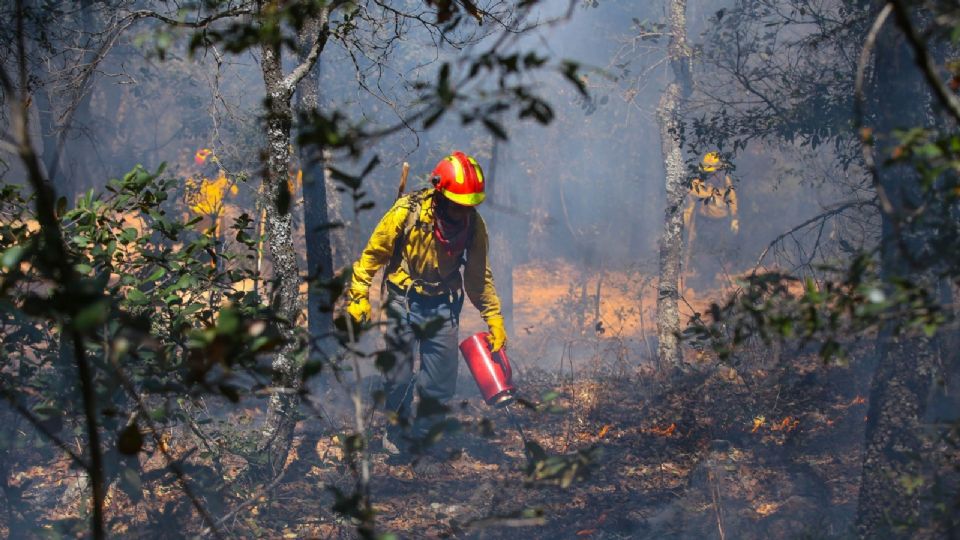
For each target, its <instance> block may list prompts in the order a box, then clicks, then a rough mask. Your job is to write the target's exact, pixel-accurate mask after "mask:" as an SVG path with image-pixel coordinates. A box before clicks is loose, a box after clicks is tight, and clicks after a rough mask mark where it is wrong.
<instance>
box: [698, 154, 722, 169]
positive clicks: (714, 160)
mask: <svg viewBox="0 0 960 540" xmlns="http://www.w3.org/2000/svg"><path fill="white" fill-rule="evenodd" d="M722 163H723V160H722V159H721V158H720V152H709V153H707V155H705V156H703V165H702V167H703V170H704V171H706V172H713V171H715V170H717V169H719V168H720V166H721V164H722Z"/></svg>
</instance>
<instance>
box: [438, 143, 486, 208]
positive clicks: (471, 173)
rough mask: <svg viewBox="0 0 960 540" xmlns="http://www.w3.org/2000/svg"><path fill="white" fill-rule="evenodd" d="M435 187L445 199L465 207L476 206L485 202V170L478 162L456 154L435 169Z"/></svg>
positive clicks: (461, 153)
mask: <svg viewBox="0 0 960 540" xmlns="http://www.w3.org/2000/svg"><path fill="white" fill-rule="evenodd" d="M432 176H433V185H434V187H436V188H437V189H438V190H439V191H440V193H443V195H444V197H446V198H447V199H450V200H451V201H453V202H455V203H457V204H459V205H463V206H476V205H478V204H480V203H482V202H483V199H484V198H485V197H486V194H485V193H484V192H483V188H484V184H483V170H482V169H480V165H479V164H478V163H477V160H475V159H473V158H472V157H470V156H468V155H466V154H464V153H463V152H454V153H452V154H450V155H449V156H447V157H445V158H443V159H441V160H440V163H437V166H436V167H434V169H433V174H432Z"/></svg>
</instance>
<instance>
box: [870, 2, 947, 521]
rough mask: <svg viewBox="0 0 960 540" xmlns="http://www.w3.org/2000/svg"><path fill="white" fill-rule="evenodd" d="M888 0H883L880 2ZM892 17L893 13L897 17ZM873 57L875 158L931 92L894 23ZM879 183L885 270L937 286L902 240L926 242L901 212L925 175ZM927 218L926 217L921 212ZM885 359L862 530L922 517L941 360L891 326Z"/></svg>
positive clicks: (901, 171) (892, 175)
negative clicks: (925, 424) (930, 411)
mask: <svg viewBox="0 0 960 540" xmlns="http://www.w3.org/2000/svg"><path fill="white" fill-rule="evenodd" d="M882 4H883V3H881V5H882ZM891 19H892V18H891ZM877 43H878V45H877V49H876V53H875V57H874V66H876V68H875V72H874V76H873V83H872V87H871V96H870V97H871V100H870V103H871V106H872V108H873V112H874V115H872V118H874V119H875V120H874V121H875V123H876V132H877V134H878V140H880V141H882V143H883V144H880V145H879V146H878V148H877V155H876V161H877V162H878V163H882V162H883V160H884V159H885V158H886V156H889V155H890V152H891V151H892V149H893V147H894V146H895V142H896V141H895V140H893V139H894V138H893V137H892V132H893V130H894V129H897V128H903V127H906V126H915V125H924V124H926V122H927V119H928V112H929V107H928V106H927V105H926V104H929V103H930V99H931V98H930V93H929V91H928V90H927V88H926V87H925V85H924V84H923V83H922V82H921V80H920V77H919V72H918V71H917V69H916V67H915V66H914V64H913V59H912V56H911V54H910V52H909V49H908V46H907V44H906V43H905V41H904V39H903V35H902V33H901V32H899V31H898V30H897V29H896V27H895V26H894V24H893V23H892V21H891V22H888V23H887V25H886V28H885V31H883V32H881V34H880V36H879V39H878V42H877ZM877 174H878V180H879V187H880V188H881V189H883V191H884V193H885V194H886V196H887V197H888V198H889V200H890V202H891V205H892V206H893V212H892V213H886V212H885V213H884V214H883V216H882V220H883V221H882V230H881V232H882V238H881V244H880V258H881V271H882V275H883V277H884V280H885V281H886V282H887V283H892V282H893V280H895V279H898V278H905V279H908V280H910V281H912V282H913V283H916V284H918V285H927V286H931V287H934V286H935V281H934V280H933V279H930V276H929V275H927V273H926V272H924V271H922V270H921V269H917V268H913V267H911V265H910V263H909V262H908V261H909V260H910V259H911V257H910V256H909V254H907V253H904V251H903V250H904V248H905V247H906V249H907V250H910V251H913V250H914V249H918V248H922V247H923V244H924V241H925V238H926V236H927V233H928V232H929V231H928V230H925V226H924V225H923V224H922V223H911V222H908V221H906V220H903V219H902V218H901V216H902V215H904V213H905V212H904V211H905V209H907V208H911V207H915V204H916V201H915V200H914V201H913V202H911V199H914V198H915V197H916V196H917V195H918V194H919V189H920V188H919V178H918V176H917V173H916V171H915V170H913V169H912V168H910V167H909V166H896V165H891V166H883V167H880V169H879V170H878V173H877ZM920 221H922V220H920ZM877 349H878V354H879V362H878V365H877V368H876V371H875V373H874V376H873V381H872V384H871V390H870V407H869V410H868V414H867V425H866V432H865V435H864V436H865V439H866V440H865V448H864V457H863V471H862V476H861V482H860V499H859V506H858V508H857V529H858V533H859V535H860V536H861V537H862V538H897V537H908V536H910V535H911V531H915V530H916V527H917V525H918V524H919V521H920V499H921V490H920V489H918V486H917V484H916V482H915V479H918V478H922V471H923V456H922V448H923V433H922V426H921V422H922V419H923V416H924V414H925V411H926V408H927V402H928V398H929V393H930V388H931V386H930V385H931V380H932V379H933V371H934V369H935V366H936V363H937V355H936V347H935V343H934V341H933V340H930V339H927V338H925V337H908V336H894V335H893V332H892V329H891V328H885V329H883V331H881V333H880V336H879V338H878V347H877Z"/></svg>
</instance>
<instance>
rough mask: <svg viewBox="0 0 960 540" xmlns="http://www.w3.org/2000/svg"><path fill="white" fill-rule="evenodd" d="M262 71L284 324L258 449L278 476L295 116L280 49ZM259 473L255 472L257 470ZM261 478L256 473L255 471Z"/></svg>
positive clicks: (289, 327)
mask: <svg viewBox="0 0 960 540" xmlns="http://www.w3.org/2000/svg"><path fill="white" fill-rule="evenodd" d="M261 53H262V57H261V69H262V72H263V81H264V84H265V88H266V93H267V143H268V149H267V151H268V157H267V168H266V174H265V175H264V178H263V182H264V193H265V194H266V196H267V201H268V204H266V236H267V241H268V242H269V244H270V257H271V259H272V263H273V277H272V280H273V292H272V296H273V298H272V301H271V304H272V305H273V306H274V307H275V309H276V310H277V315H278V316H280V318H281V319H283V322H282V325H283V327H282V333H283V336H284V338H285V339H286V345H284V347H283V348H282V349H281V350H280V351H279V352H278V353H277V355H276V356H275V357H274V359H273V366H272V367H273V379H274V385H275V387H277V388H278V389H279V390H276V391H274V392H273V393H272V394H271V396H270V401H269V406H268V410H267V417H266V419H265V420H264V424H263V426H262V434H263V439H262V442H261V443H260V446H259V448H258V450H259V452H260V454H261V455H263V456H265V458H266V460H267V461H266V463H265V464H262V466H263V467H264V468H265V470H262V472H265V473H272V474H274V475H275V474H278V473H279V472H280V471H282V470H283V466H284V463H285V462H286V459H287V455H288V454H289V452H290V446H291V443H292V441H293V429H294V427H295V425H296V408H297V405H298V403H299V399H300V398H299V394H298V390H299V387H300V376H299V375H300V366H301V362H300V359H299V358H298V356H297V350H298V345H297V343H296V333H295V332H294V328H295V327H296V325H297V319H298V318H299V315H300V310H301V307H302V306H301V301H300V290H299V289H300V273H299V270H298V268H297V257H296V252H295V251H294V246H293V228H292V226H291V219H290V218H291V216H290V203H291V195H290V190H289V187H288V186H287V175H288V174H289V172H288V171H289V170H290V169H289V168H290V128H291V125H292V123H293V115H292V110H291V106H290V101H291V99H292V89H291V88H287V87H286V85H285V84H284V79H283V72H282V70H281V53H280V47H279V46H278V47H273V46H271V45H263V46H262V48H261ZM257 468H258V467H255V469H257ZM256 472H260V471H256Z"/></svg>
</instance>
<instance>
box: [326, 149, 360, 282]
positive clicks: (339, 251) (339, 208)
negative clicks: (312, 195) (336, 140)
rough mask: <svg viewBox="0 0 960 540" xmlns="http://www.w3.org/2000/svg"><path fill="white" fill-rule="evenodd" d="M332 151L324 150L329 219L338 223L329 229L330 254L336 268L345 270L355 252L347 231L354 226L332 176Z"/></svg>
mask: <svg viewBox="0 0 960 540" xmlns="http://www.w3.org/2000/svg"><path fill="white" fill-rule="evenodd" d="M330 159H331V156H330V151H329V150H326V149H324V150H323V163H324V168H323V183H324V186H326V189H327V219H328V220H329V221H330V223H337V224H339V226H338V227H337V228H335V229H327V236H328V238H329V239H330V252H331V256H332V260H333V267H334V268H343V267H344V266H346V265H348V264H350V263H351V262H352V261H351V258H352V257H353V252H352V250H351V249H350V247H351V246H350V243H349V241H348V239H347V231H348V230H350V228H351V227H352V226H353V225H352V224H351V223H350V222H349V221H348V220H347V218H346V216H344V214H343V195H342V194H341V193H340V192H339V191H337V183H336V181H335V180H334V179H333V175H332V174H330V167H329V164H330Z"/></svg>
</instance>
